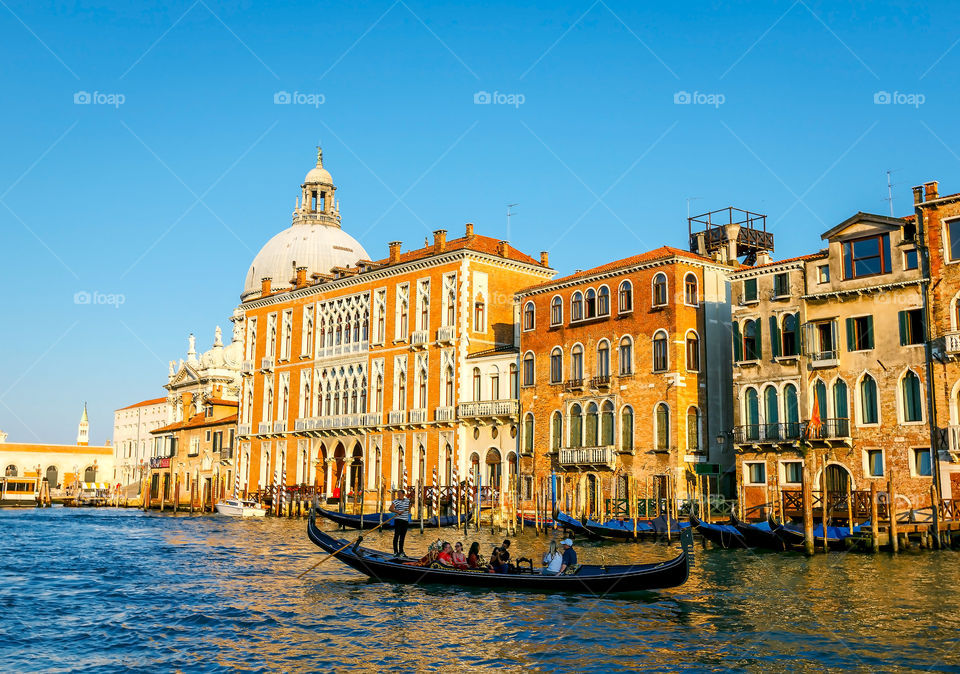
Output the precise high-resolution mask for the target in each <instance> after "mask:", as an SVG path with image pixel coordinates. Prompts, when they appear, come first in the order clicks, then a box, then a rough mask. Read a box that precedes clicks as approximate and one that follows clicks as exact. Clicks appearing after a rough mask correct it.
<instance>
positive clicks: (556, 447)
mask: <svg viewBox="0 0 960 674" xmlns="http://www.w3.org/2000/svg"><path fill="white" fill-rule="evenodd" d="M550 423H551V427H552V428H551V429H550V430H551V436H550V447H551V449H553V451H555V452H559V451H560V447H561V446H562V445H563V415H562V414H560V412H554V413H553V416H552V417H551V422H550Z"/></svg>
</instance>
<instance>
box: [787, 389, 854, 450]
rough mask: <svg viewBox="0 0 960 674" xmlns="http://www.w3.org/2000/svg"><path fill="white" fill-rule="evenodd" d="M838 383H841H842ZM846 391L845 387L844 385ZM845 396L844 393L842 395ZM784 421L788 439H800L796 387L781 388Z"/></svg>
mask: <svg viewBox="0 0 960 674" xmlns="http://www.w3.org/2000/svg"><path fill="white" fill-rule="evenodd" d="M840 383H843V382H842V381H841V382H840ZM844 390H846V385H844ZM844 395H846V393H844ZM783 412H784V421H786V422H787V425H786V428H785V431H784V432H785V434H786V437H787V438H788V439H796V438H799V437H800V403H799V400H798V398H797V387H796V386H794V385H793V384H787V385H786V386H784V387H783Z"/></svg>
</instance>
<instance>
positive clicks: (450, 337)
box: [437, 325, 457, 344]
mask: <svg viewBox="0 0 960 674" xmlns="http://www.w3.org/2000/svg"><path fill="white" fill-rule="evenodd" d="M456 338H457V327H456V326H455V325H445V326H443V327H442V328H438V329H437V341H438V342H440V343H441V344H453V342H454V340H455V339H456Z"/></svg>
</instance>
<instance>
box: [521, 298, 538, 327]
mask: <svg viewBox="0 0 960 674" xmlns="http://www.w3.org/2000/svg"><path fill="white" fill-rule="evenodd" d="M534 317H535V313H534V308H533V302H527V303H526V304H524V305H523V329H524V330H533V328H534V327H535V321H534Z"/></svg>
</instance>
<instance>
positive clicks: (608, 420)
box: [600, 400, 613, 447]
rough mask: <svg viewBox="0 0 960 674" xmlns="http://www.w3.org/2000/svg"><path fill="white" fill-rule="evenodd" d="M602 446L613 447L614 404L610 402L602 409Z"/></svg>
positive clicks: (604, 404) (605, 402)
mask: <svg viewBox="0 0 960 674" xmlns="http://www.w3.org/2000/svg"><path fill="white" fill-rule="evenodd" d="M600 444H601V445H603V446H605V447H609V446H611V445H613V403H612V402H610V401H609V400H606V401H604V403H603V406H602V407H601V408H600Z"/></svg>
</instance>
